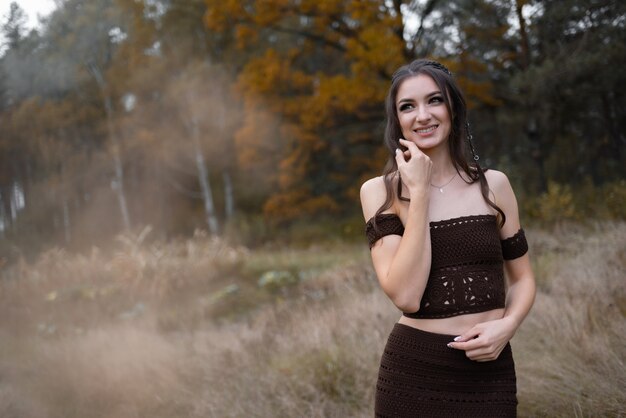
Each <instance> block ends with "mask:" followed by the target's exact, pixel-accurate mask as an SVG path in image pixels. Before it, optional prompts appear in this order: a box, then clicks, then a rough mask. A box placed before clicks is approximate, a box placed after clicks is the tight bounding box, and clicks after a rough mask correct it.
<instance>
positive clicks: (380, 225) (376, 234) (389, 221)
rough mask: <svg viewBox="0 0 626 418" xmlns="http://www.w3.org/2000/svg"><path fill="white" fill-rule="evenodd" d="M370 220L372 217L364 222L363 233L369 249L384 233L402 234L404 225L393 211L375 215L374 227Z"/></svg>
mask: <svg viewBox="0 0 626 418" xmlns="http://www.w3.org/2000/svg"><path fill="white" fill-rule="evenodd" d="M372 220H373V218H372V219H370V220H369V221H367V223H366V224H365V235H366V236H367V240H368V241H369V245H370V249H372V246H373V245H374V243H375V242H376V241H377V240H379V239H380V238H382V237H384V236H385V235H391V234H395V235H402V234H403V233H404V226H403V225H402V222H401V221H400V218H398V215H395V214H393V213H381V214H379V215H377V216H376V227H374V223H373V221H372ZM377 229H378V230H377Z"/></svg>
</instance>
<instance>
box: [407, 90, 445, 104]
mask: <svg viewBox="0 0 626 418" xmlns="http://www.w3.org/2000/svg"><path fill="white" fill-rule="evenodd" d="M438 94H441V92H440V91H439V90H437V91H433V92H432V93H429V94H427V95H426V98H427V99H428V98H431V97H433V96H436V95H438ZM412 101H413V99H409V98H405V99H400V100H398V103H397V104H401V103H407V102H412Z"/></svg>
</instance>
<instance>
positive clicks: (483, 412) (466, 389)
mask: <svg viewBox="0 0 626 418" xmlns="http://www.w3.org/2000/svg"><path fill="white" fill-rule="evenodd" d="M453 338H454V336H453V335H444V334H435V333H431V332H426V331H422V330H419V329H416V328H412V327H409V326H407V325H403V324H398V323H397V324H395V325H394V328H393V330H392V332H391V334H390V335H389V338H388V340H387V344H386V346H385V351H384V353H383V356H382V358H381V363H380V369H379V373H378V381H377V384H376V396H375V413H376V417H378V418H387V417H407V418H408V417H480V418H489V417H498V418H507V417H515V416H516V408H517V397H516V390H517V387H516V377H515V364H514V362H513V355H512V352H511V346H510V344H509V343H507V345H506V346H505V347H504V350H502V352H501V353H500V355H499V356H498V358H497V359H496V360H494V361H487V362H476V361H472V360H470V359H468V358H467V357H466V356H465V352H464V351H462V350H454V349H451V348H448V347H447V346H446V344H447V343H449V342H450V341H452V339H453Z"/></svg>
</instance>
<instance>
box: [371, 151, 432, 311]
mask: <svg viewBox="0 0 626 418" xmlns="http://www.w3.org/2000/svg"><path fill="white" fill-rule="evenodd" d="M405 144H406V142H405ZM411 145H412V147H411ZM407 147H408V150H407V151H405V152H406V153H407V155H410V156H411V158H410V160H409V161H408V162H407V161H405V160H404V157H403V154H402V153H400V152H399V153H397V155H396V161H397V163H398V170H399V171H400V173H401V175H402V179H403V180H404V182H405V185H406V186H407V188H408V189H409V194H410V198H411V201H410V203H409V208H408V214H407V221H406V224H405V225H404V234H403V235H402V236H399V235H386V236H384V237H383V238H381V239H379V240H378V241H376V242H375V243H374V245H373V246H372V248H371V256H372V262H373V264H374V270H375V271H376V275H377V277H378V281H379V283H380V286H381V287H382V289H383V291H384V292H385V294H386V295H387V296H388V297H389V298H390V299H391V301H392V302H393V303H394V304H395V305H396V306H397V307H398V309H400V310H401V311H403V312H416V311H417V310H418V309H419V306H420V301H421V298H422V295H423V293H424V289H425V288H426V282H427V281H428V275H429V272H430V262H431V247H430V229H429V223H428V199H429V197H428V196H429V188H428V185H429V184H430V169H431V162H430V159H429V158H428V157H427V156H426V155H425V154H423V153H422V152H421V151H419V149H417V147H416V146H415V144H413V143H408V144H407ZM407 180H408V181H407ZM360 196H361V206H362V209H363V216H364V217H365V221H366V222H367V221H368V220H369V219H371V218H372V216H374V214H375V213H376V211H377V210H378V208H379V207H381V206H382V204H383V202H384V201H385V198H386V190H385V185H384V182H383V178H382V177H376V178H373V179H370V180H368V181H366V182H365V183H363V185H362V186H361V191H360Z"/></svg>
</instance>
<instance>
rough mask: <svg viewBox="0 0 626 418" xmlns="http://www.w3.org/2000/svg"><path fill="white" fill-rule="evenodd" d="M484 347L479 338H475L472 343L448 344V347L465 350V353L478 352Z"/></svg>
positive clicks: (453, 342)
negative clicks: (477, 350) (469, 351)
mask: <svg viewBox="0 0 626 418" xmlns="http://www.w3.org/2000/svg"><path fill="white" fill-rule="evenodd" d="M483 345H484V343H483V341H481V340H480V339H479V338H474V339H472V340H470V341H465V342H460V341H459V342H455V341H452V342H450V343H448V347H450V348H454V349H455V350H464V351H468V350H476V349H478V348H480V347H482V346H483Z"/></svg>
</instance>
